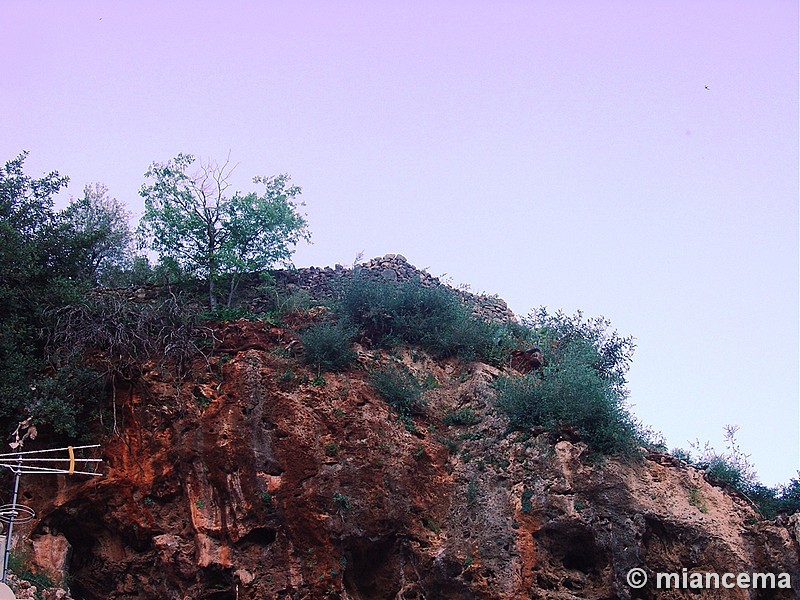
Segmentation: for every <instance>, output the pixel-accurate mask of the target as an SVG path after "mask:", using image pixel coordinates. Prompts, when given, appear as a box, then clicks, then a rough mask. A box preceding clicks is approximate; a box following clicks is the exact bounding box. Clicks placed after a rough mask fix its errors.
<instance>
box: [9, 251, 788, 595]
mask: <svg viewBox="0 0 800 600" xmlns="http://www.w3.org/2000/svg"><path fill="white" fill-rule="evenodd" d="M363 269H364V271H367V272H369V273H370V277H374V278H376V280H379V281H390V282H391V281H408V280H418V281H420V282H421V283H422V284H424V285H429V286H439V285H441V284H440V282H438V281H437V280H435V279H434V278H431V277H430V276H429V275H428V274H426V273H424V272H421V271H417V270H416V269H415V268H414V267H412V266H411V265H408V263H407V262H406V261H405V260H404V259H403V258H402V257H399V256H396V255H392V256H388V257H384V258H383V259H376V260H373V261H370V262H369V263H366V265H364V266H363ZM346 272H347V270H346V269H344V268H333V269H327V270H325V269H304V270H300V271H297V272H282V273H278V274H276V285H279V286H281V289H284V290H290V291H293V292H297V291H299V290H303V291H304V293H305V294H307V296H308V298H309V299H310V300H311V302H310V304H311V306H312V308H310V309H304V310H300V311H293V312H289V313H286V314H285V315H284V316H283V317H282V319H281V321H280V322H279V323H277V322H274V321H270V320H257V319H237V320H231V321H227V322H217V323H213V324H210V325H209V326H208V329H209V331H210V333H209V338H208V339H210V340H212V343H210V344H209V345H208V346H207V347H204V348H203V352H202V353H199V354H196V355H194V356H193V357H192V358H191V361H189V362H188V363H187V364H186V365H185V367H184V368H182V369H176V368H175V365H173V364H170V363H169V362H167V361H164V360H162V359H161V358H159V357H152V358H151V359H150V360H148V361H146V362H144V363H143V364H141V365H140V375H139V376H138V377H137V378H136V379H135V380H132V381H130V382H118V383H117V386H116V388H115V390H114V398H115V401H116V403H117V404H116V411H117V421H116V422H115V426H116V428H117V431H116V433H113V432H108V431H107V430H106V433H105V434H104V438H103V448H102V458H103V459H104V465H103V469H104V477H102V478H99V479H96V480H91V481H84V480H77V479H70V480H66V479H64V478H52V477H51V478H46V477H40V476H25V478H24V479H23V484H22V487H23V489H24V491H25V501H26V503H28V504H30V505H31V506H33V507H35V509H36V512H37V519H36V520H34V521H33V522H31V523H30V524H28V525H26V526H23V527H20V528H19V530H18V531H19V532H20V533H21V534H22V535H23V536H24V537H25V538H26V539H27V538H29V539H30V542H29V543H28V542H25V541H18V542H17V544H18V546H17V547H18V548H21V547H23V546H25V545H26V544H27V545H28V550H27V552H28V556H29V559H30V561H31V563H32V564H33V570H38V571H40V572H42V573H47V574H48V575H49V576H50V577H52V578H54V579H59V578H62V577H65V576H66V577H67V579H68V581H69V583H70V587H71V591H72V597H74V598H84V599H85V600H99V599H128V600H134V599H136V600H144V599H156V598H159V599H169V600H173V599H174V600H182V599H201V598H202V599H209V600H240V599H241V600H247V599H250V600H253V599H262V598H276V599H286V600H288V599H295V598H297V599H301V598H302V599H305V598H308V599H317V598H320V599H323V598H341V599H350V600H372V599H376V600H377V599H397V600H401V599H403V600H412V599H415V600H421V599H423V598H424V599H427V600H432V599H442V600H444V599H448V600H449V599H469V598H475V599H479V598H480V599H518V598H541V599H552V600H555V599H586V600H590V599H591V600H600V599H612V598H623V599H626V598H676V599H677V598H687V599H688V598H692V599H697V598H721V597H724V598H742V599H744V598H795V597H797V594H798V592H800V516H798V515H797V514H795V515H792V516H791V517H788V518H786V517H782V518H780V519H778V520H773V521H769V520H765V519H763V518H761V516H760V515H759V514H758V512H757V511H756V510H755V509H754V507H753V505H752V503H751V502H750V501H748V500H747V499H746V498H745V497H743V496H741V495H740V494H738V493H736V492H735V491H733V490H731V489H730V488H726V487H724V486H720V485H719V484H718V483H714V482H712V481H710V480H709V478H708V477H707V476H706V475H705V474H704V473H703V472H702V471H700V470H698V469H697V468H695V467H693V466H691V465H688V464H686V463H683V462H681V461H680V460H678V459H676V458H673V457H671V456H669V455H666V454H661V453H658V452H654V451H644V452H642V451H641V450H639V451H638V452H636V453H633V454H610V455H603V454H601V453H598V452H597V451H595V449H594V448H593V447H592V445H591V443H590V442H587V440H586V439H584V437H585V436H584V435H582V434H581V432H580V431H578V430H577V429H575V428H571V427H568V426H567V427H561V428H559V429H557V430H552V429H549V430H548V429H546V428H537V427H527V428H523V427H516V426H514V425H513V424H511V423H510V421H509V417H508V416H506V414H505V413H504V412H503V411H501V410H498V408H497V395H498V382H499V381H501V380H502V379H503V378H504V377H512V378H513V377H520V376H522V375H523V373H521V372H519V371H518V369H521V370H523V371H524V370H528V368H529V366H528V367H526V366H525V365H522V364H518V363H514V362H509V361H505V362H503V361H500V362H498V363H496V364H495V365H491V364H488V363H487V362H486V361H485V360H483V359H482V358H481V357H471V358H465V357H464V356H459V355H457V353H454V354H453V355H452V356H447V355H446V354H444V353H438V354H437V353H436V352H432V351H430V350H425V349H423V348H421V347H420V346H418V345H415V344H409V343H407V342H403V341H396V342H395V343H393V344H392V345H386V344H378V343H376V340H375V333H374V332H368V333H369V335H367V333H364V332H362V333H361V334H359V335H354V339H353V342H352V344H351V345H350V350H351V351H352V353H353V356H352V359H351V362H350V364H349V365H348V366H347V367H346V368H343V369H340V370H338V371H337V372H332V371H329V370H327V371H326V370H325V369H322V368H320V366H319V365H317V366H315V365H314V364H307V363H308V361H307V360H305V359H306V358H307V357H306V353H307V351H308V349H307V348H305V347H304V344H303V335H304V331H306V330H307V327H308V326H309V325H310V324H314V323H322V322H325V321H326V319H327V318H328V317H329V310H328V309H324V308H320V307H318V306H315V305H316V304H317V303H318V302H320V301H322V300H325V299H326V298H327V299H329V298H330V297H331V296H332V295H333V294H335V290H336V285H335V281H336V280H337V278H340V277H343V276H344V275H346ZM155 293H156V292H154V291H151V290H144V291H141V292H140V293H134V294H133V295H132V297H134V298H136V299H137V301H140V302H147V301H148V298H149V297H151V296H152V295H153V294H155ZM458 294H459V295H460V296H459V297H461V298H462V299H463V300H465V301H467V302H468V306H469V307H470V310H471V311H472V312H473V313H474V314H475V315H476V316H478V317H480V318H481V319H482V320H484V321H488V322H494V323H503V322H506V321H508V320H509V319H512V318H513V315H512V314H511V313H510V311H508V309H507V307H505V303H503V302H502V300H499V299H497V298H493V297H487V296H480V297H476V296H473V295H471V294H467V293H465V292H458ZM244 296H245V297H246V298H247V303H248V307H249V309H250V310H251V311H253V312H258V311H259V307H260V306H265V305H266V304H268V303H271V302H273V301H272V300H271V299H270V298H268V297H262V296H259V294H258V293H257V292H256V291H253V290H251V291H250V293H249V295H248V294H244ZM273 303H274V302H273ZM387 368H390V369H393V370H394V372H398V373H404V374H405V375H410V376H411V377H412V378H413V380H414V381H416V382H418V383H419V388H418V391H419V394H420V396H419V399H418V401H417V402H416V403H415V404H414V406H413V407H412V408H411V409H409V410H408V411H407V412H403V410H401V409H399V408H398V405H397V404H396V403H395V404H394V405H393V404H391V403H390V402H387V398H386V392H384V393H383V394H381V393H380V392H379V391H378V389H377V387H378V386H377V385H376V379H375V375H374V374H375V373H376V372H382V371H383V372H385V371H387ZM398 385H399V384H398ZM106 426H107V427H108V423H106ZM98 433H101V432H100V430H98ZM26 449H27V448H26ZM15 531H17V530H15ZM20 540H22V538H20ZM637 567H639V568H643V569H644V570H645V572H646V573H647V574H648V575H649V576H650V577H651V582H650V583H649V584H648V585H646V586H645V587H643V588H642V589H638V590H637V589H633V588H632V587H631V586H630V585H629V584H628V582H627V580H626V577H627V574H628V572H629V570H630V569H633V568H637ZM683 570H687V571H688V572H689V573H718V574H724V573H731V572H732V573H738V572H745V573H776V574H779V573H788V574H789V575H790V576H791V585H792V586H793V587H791V588H789V589H778V590H771V589H769V590H760V589H750V590H746V589H711V590H705V589H704V590H701V589H681V590H675V589H672V590H669V591H666V592H665V591H663V590H662V591H659V590H656V589H655V586H654V584H653V582H652V579H653V578H654V577H655V574H656V573H660V572H675V573H679V574H680V573H682V572H683Z"/></svg>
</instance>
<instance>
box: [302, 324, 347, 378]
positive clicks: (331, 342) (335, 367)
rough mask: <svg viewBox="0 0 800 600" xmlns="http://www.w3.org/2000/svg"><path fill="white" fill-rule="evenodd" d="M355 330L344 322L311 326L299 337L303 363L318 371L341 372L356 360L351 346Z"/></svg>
mask: <svg viewBox="0 0 800 600" xmlns="http://www.w3.org/2000/svg"><path fill="white" fill-rule="evenodd" d="M355 335H356V329H355V328H354V327H353V326H352V325H349V324H347V323H345V322H344V321H339V322H336V323H330V322H324V323H318V324H315V325H312V326H311V327H309V328H308V329H306V330H305V331H304V332H303V333H302V334H301V335H300V341H301V342H302V343H303V348H304V349H305V361H306V363H307V364H309V365H313V366H315V367H317V370H318V371H343V370H345V369H347V367H349V366H350V364H352V362H353V361H354V360H355V358H356V354H355V352H353V350H352V348H351V345H352V341H353V338H354V337H355Z"/></svg>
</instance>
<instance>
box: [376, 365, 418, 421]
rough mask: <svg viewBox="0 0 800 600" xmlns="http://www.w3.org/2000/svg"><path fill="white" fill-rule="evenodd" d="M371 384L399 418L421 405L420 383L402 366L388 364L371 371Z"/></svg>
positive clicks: (414, 410)
mask: <svg viewBox="0 0 800 600" xmlns="http://www.w3.org/2000/svg"><path fill="white" fill-rule="evenodd" d="M370 381H371V382H372V385H373V386H374V387H375V389H376V390H378V393H379V394H380V395H381V396H383V398H384V399H385V400H386V401H387V402H388V403H389V404H391V405H392V406H393V407H394V409H395V410H396V411H397V412H398V413H399V415H400V417H401V418H404V419H405V418H408V417H410V416H411V414H412V413H414V412H417V411H418V410H419V409H420V408H421V407H422V405H423V402H422V385H421V384H420V383H419V381H417V379H416V377H414V375H412V373H411V372H410V371H409V370H408V369H406V368H405V367H403V366H388V367H385V368H383V369H379V370H377V371H373V372H372V374H371V376H370Z"/></svg>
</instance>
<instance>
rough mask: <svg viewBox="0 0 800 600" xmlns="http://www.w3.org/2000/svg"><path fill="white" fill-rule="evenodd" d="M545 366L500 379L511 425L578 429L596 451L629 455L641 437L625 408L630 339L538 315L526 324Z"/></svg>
mask: <svg viewBox="0 0 800 600" xmlns="http://www.w3.org/2000/svg"><path fill="white" fill-rule="evenodd" d="M526 323H527V325H528V326H529V327H530V328H531V332H532V334H533V338H534V339H535V340H536V342H537V344H538V346H539V347H540V348H541V349H542V352H543V354H544V356H545V360H546V365H545V366H544V367H543V368H542V369H540V370H538V371H535V372H533V373H529V374H527V375H524V376H521V377H506V378H502V379H500V380H499V381H498V382H497V384H496V386H497V389H498V397H497V402H498V405H499V406H500V408H501V409H502V410H503V411H504V412H505V413H506V415H507V416H508V417H509V419H510V421H511V424H512V425H513V426H515V427H521V428H536V427H541V428H544V429H547V430H550V431H558V430H560V429H561V428H562V427H565V426H569V427H572V428H574V429H575V430H576V431H577V432H578V433H579V434H580V435H581V436H582V437H583V438H584V439H585V440H586V441H587V442H588V443H589V444H590V445H591V446H592V447H593V448H594V449H595V450H597V451H599V452H603V453H625V452H629V451H631V450H633V449H635V448H636V447H637V446H638V444H640V443H642V441H643V440H642V432H641V431H640V430H639V428H638V426H637V424H636V422H635V420H634V419H633V417H632V416H631V415H630V413H629V412H628V411H627V409H626V407H625V400H626V397H627V390H626V388H625V373H626V371H627V368H628V365H629V361H630V356H631V354H632V351H633V341H632V339H631V338H620V337H619V336H618V335H617V334H616V332H613V333H611V332H608V330H607V327H608V325H609V323H608V322H607V321H606V320H604V319H594V320H588V321H584V320H583V318H582V316H581V314H580V313H578V314H577V315H576V316H574V317H568V316H565V315H563V314H562V313H556V314H554V315H550V314H548V313H547V312H546V311H545V310H544V309H540V310H538V311H537V312H536V313H534V314H533V315H532V316H531V317H529V318H528V319H527V320H526Z"/></svg>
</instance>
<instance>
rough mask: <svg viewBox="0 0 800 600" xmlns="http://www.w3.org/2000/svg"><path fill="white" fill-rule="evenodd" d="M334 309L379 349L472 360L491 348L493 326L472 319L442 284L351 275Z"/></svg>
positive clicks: (464, 306)
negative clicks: (404, 347)
mask: <svg viewBox="0 0 800 600" xmlns="http://www.w3.org/2000/svg"><path fill="white" fill-rule="evenodd" d="M336 310H337V311H338V312H339V313H340V314H341V315H342V316H343V317H345V318H347V319H348V320H350V321H351V322H353V323H354V324H356V325H357V326H358V327H360V328H361V330H362V331H363V332H364V335H365V336H366V337H367V338H368V339H369V340H370V341H372V342H373V343H375V344H379V345H390V344H393V343H396V342H406V343H408V344H414V345H417V346H419V347H421V348H423V349H425V350H427V351H428V352H430V353H431V354H433V355H434V356H436V357H439V358H447V357H453V356H459V357H462V358H475V357H478V356H482V355H483V354H484V352H485V350H486V349H487V348H490V347H495V346H496V345H497V339H496V338H497V337H498V336H497V331H496V330H497V329H498V327H497V326H493V325H491V324H489V323H486V322H484V321H482V320H480V319H476V318H475V317H473V316H472V314H471V310H470V308H469V307H468V306H467V305H466V304H465V303H464V302H462V301H461V299H460V298H459V297H458V296H457V295H456V293H455V292H454V291H453V290H452V289H450V288H447V287H445V286H424V285H422V284H421V283H420V282H419V281H414V280H409V281H388V280H377V279H373V278H370V277H368V276H366V275H363V274H360V273H356V274H355V275H354V276H353V277H352V278H350V279H348V280H345V281H344V282H343V283H342V288H341V290H340V293H339V301H338V303H337V307H336Z"/></svg>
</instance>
